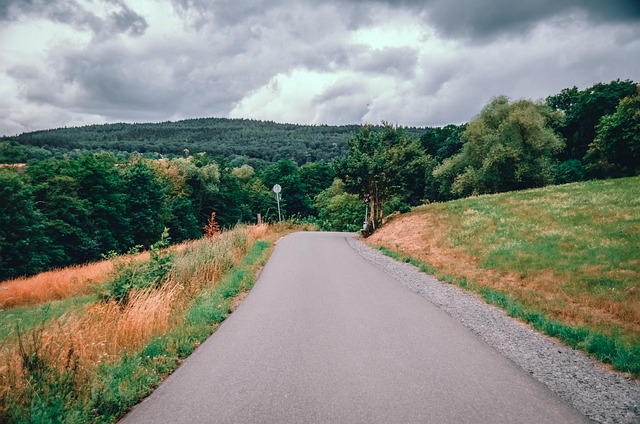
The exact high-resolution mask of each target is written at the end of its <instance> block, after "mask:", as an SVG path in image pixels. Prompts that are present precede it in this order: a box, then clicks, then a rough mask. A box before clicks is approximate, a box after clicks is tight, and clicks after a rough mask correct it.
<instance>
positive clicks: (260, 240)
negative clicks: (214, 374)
mask: <svg viewBox="0 0 640 424" xmlns="http://www.w3.org/2000/svg"><path fill="white" fill-rule="evenodd" d="M301 229H304V227H301V226H299V225H294V224H290V223H284V224H275V225H270V226H267V225H262V226H252V227H248V226H239V227H237V228H235V229H233V230H230V231H224V232H220V233H217V232H216V233H213V234H210V236H209V237H205V238H203V239H200V240H197V241H192V242H188V243H186V244H184V245H183V246H182V247H181V249H180V250H179V251H178V250H177V249H175V248H172V247H170V246H169V245H168V244H167V240H166V238H162V239H161V240H160V241H158V242H157V243H154V245H153V246H152V248H151V250H150V252H149V253H150V254H149V257H148V259H147V260H141V259H139V258H136V257H134V256H125V257H113V258H111V259H110V261H109V262H110V263H111V264H112V265H111V271H109V270H108V269H107V270H106V271H105V272H106V275H107V278H103V277H104V276H101V278H100V280H101V281H102V282H100V283H95V284H93V285H92V290H93V293H91V294H80V295H77V296H69V297H67V298H66V300H57V298H58V295H57V293H55V292H54V291H51V292H49V293H50V298H49V299H44V298H43V299H41V302H40V303H38V304H37V305H29V306H19V307H14V308H9V309H5V310H3V312H2V314H3V315H2V317H1V318H2V321H3V326H4V328H3V332H2V334H1V335H0V337H1V338H2V341H1V345H0V421H2V422H113V421H114V420H116V419H117V418H118V417H120V416H122V414H123V413H125V412H126V411H127V410H128V409H129V408H131V407H132V406H133V405H135V404H136V403H137V402H138V401H139V400H140V399H142V398H143V397H144V396H146V395H148V394H149V393H150V392H151V391H152V390H153V389H154V388H155V387H156V386H157V385H158V384H159V383H160V382H161V381H162V379H163V378H164V377H166V376H167V375H168V374H169V373H170V372H171V371H172V370H174V369H175V368H176V367H177V366H178V364H179V363H180V361H181V360H182V359H184V358H185V357H187V356H188V355H189V354H190V353H191V352H192V351H193V350H194V349H195V348H196V347H197V346H198V345H199V344H200V343H202V342H203V341H204V340H205V339H206V338H207V337H208V336H209V335H210V334H211V333H212V332H213V331H214V330H215V328H216V326H217V325H218V324H219V323H220V322H222V321H223V320H224V319H225V318H226V317H227V316H228V315H229V313H230V312H231V311H232V309H233V307H234V305H235V303H234V299H235V298H236V297H237V296H238V295H240V294H241V293H243V292H245V291H247V290H249V289H250V288H251V287H252V286H253V284H254V281H255V277H256V273H257V272H258V270H259V268H260V267H261V266H262V265H263V264H264V262H265V261H266V259H267V257H268V254H269V251H270V249H271V248H272V246H273V242H274V241H275V240H276V239H277V238H279V237H280V236H282V235H284V234H286V233H289V232H291V231H294V230H301ZM165 234H166V233H165ZM68 275H69V276H71V275H72V273H69V274H68ZM35 278H36V279H37V277H35ZM74 278H75V277H73V276H71V277H70V279H71V280H73V279H74ZM33 287H36V286H35V285H33ZM27 298H28V299H29V301H28V302H27V303H31V297H29V296H27ZM7 321H9V323H8V322H7ZM8 325H12V326H13V328H6V327H7V326H8Z"/></svg>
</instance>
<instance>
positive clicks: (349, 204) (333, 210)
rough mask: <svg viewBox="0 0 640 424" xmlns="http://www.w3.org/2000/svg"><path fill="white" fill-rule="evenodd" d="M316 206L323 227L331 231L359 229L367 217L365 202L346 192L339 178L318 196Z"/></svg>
mask: <svg viewBox="0 0 640 424" xmlns="http://www.w3.org/2000/svg"><path fill="white" fill-rule="evenodd" d="M315 207H316V209H317V210H318V218H319V219H320V222H321V224H322V227H323V228H324V229H325V230H329V231H357V230H359V229H360V228H361V225H362V224H361V222H362V220H363V219H364V218H365V204H364V202H363V201H362V200H361V199H360V198H358V196H356V195H355V194H349V193H347V192H345V191H344V183H343V182H342V180H340V179H338V178H336V179H335V180H334V181H333V184H331V186H330V187H329V188H327V189H326V190H324V191H322V192H320V194H318V195H317V196H316V201H315Z"/></svg>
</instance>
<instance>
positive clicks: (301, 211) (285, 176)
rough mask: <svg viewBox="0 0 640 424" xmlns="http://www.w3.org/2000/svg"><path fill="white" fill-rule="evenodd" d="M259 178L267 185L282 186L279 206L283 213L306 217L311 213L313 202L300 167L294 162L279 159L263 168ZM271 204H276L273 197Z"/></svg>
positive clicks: (289, 215) (290, 215)
mask: <svg viewBox="0 0 640 424" xmlns="http://www.w3.org/2000/svg"><path fill="white" fill-rule="evenodd" d="M260 178H261V179H262V181H264V183H265V185H266V186H267V187H273V186H274V185H275V184H280V186H281V187H282V200H281V201H280V207H281V209H282V213H283V215H285V216H288V217H292V216H300V217H306V216H309V215H312V214H313V202H312V200H311V197H310V196H309V194H308V193H307V187H306V185H305V183H304V181H303V180H302V175H301V173H300V168H299V167H298V165H297V164H296V163H295V162H293V161H292V160H289V159H281V160H279V161H278V162H276V163H275V164H273V165H271V166H269V167H268V168H266V169H265V170H263V171H262V173H261V174H260ZM272 205H273V206H274V207H275V206H276V205H275V197H274V198H273V200H272Z"/></svg>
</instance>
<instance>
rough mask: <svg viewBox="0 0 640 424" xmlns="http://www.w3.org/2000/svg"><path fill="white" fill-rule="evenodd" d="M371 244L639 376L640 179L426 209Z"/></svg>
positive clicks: (400, 220)
mask: <svg viewBox="0 0 640 424" xmlns="http://www.w3.org/2000/svg"><path fill="white" fill-rule="evenodd" d="M369 241H370V242H371V243H373V244H374V245H376V246H379V247H380V248H381V249H382V250H383V251H384V252H385V253H387V254H389V255H391V256H394V257H397V258H399V259H401V260H405V261H407V262H412V263H414V264H415V265H417V266H419V267H421V268H422V269H423V270H424V271H425V272H428V273H430V274H434V275H436V276H437V277H438V278H439V279H441V280H442V281H445V282H449V283H454V284H457V285H458V286H460V287H462V288H464V289H467V290H471V291H473V292H475V293H477V294H479V295H481V296H482V297H483V298H484V299H485V300H487V301H488V302H489V303H493V304H496V305H497V306H500V307H502V308H504V309H505V310H506V311H507V313H509V314H510V315H512V316H515V317H518V318H520V319H522V320H523V321H525V322H527V323H529V324H531V325H532V326H534V327H535V328H537V329H539V330H541V331H543V332H545V333H547V334H549V335H551V336H554V337H558V338H560V339H561V340H563V341H564V342H566V343H568V344H569V345H571V346H573V347H575V348H579V349H583V350H585V351H587V352H588V353H590V354H593V355H595V356H596V357H597V358H599V359H600V360H602V361H603V362H605V363H611V364H613V366H614V367H615V368H617V369H619V370H622V371H628V372H630V373H632V374H634V375H636V376H638V375H640V308H639V307H638V305H640V257H639V256H638V251H639V248H640V177H632V178H621V179H615V180H604V181H590V182H584V183H573V184H567V185H561V186H550V187H545V188H540V189H534V190H525V191H518V192H512V193H504V194H496V195H485V196H476V197H470V198H466V199H460V200H455V201H450V202H445V203H434V204H428V205H424V206H421V207H418V208H415V209H414V210H413V211H412V212H410V213H408V214H404V215H400V216H397V217H396V218H394V219H392V220H391V221H390V222H389V223H387V224H386V225H385V226H384V227H383V228H382V229H381V230H379V231H378V232H376V233H375V234H374V235H372V236H371V237H370V238H369Z"/></svg>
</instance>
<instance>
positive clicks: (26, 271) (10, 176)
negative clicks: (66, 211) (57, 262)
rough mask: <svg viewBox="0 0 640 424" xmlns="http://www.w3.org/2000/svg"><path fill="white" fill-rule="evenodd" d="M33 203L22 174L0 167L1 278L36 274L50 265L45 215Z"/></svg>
mask: <svg viewBox="0 0 640 424" xmlns="http://www.w3.org/2000/svg"><path fill="white" fill-rule="evenodd" d="M34 203H35V199H34V197H33V193H32V190H31V188H30V187H29V186H28V185H27V184H25V182H24V181H23V179H22V177H21V176H20V175H19V174H18V173H17V172H15V171H13V170H9V169H4V168H0V280H5V279H8V278H14V277H18V276H22V275H30V274H36V273H38V272H40V271H44V270H46V269H47V268H48V267H49V266H50V256H49V253H50V247H51V243H50V240H49V238H48V237H47V236H46V232H45V227H46V224H45V218H44V216H43V215H42V214H41V213H40V212H39V211H38V210H37V209H36V207H35V205H34Z"/></svg>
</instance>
